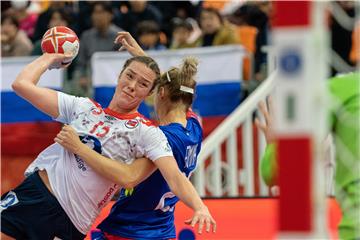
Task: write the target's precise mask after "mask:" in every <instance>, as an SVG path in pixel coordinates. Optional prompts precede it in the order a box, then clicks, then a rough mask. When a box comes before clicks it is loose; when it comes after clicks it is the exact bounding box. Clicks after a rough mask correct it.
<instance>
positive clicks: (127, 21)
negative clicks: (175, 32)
mask: <svg viewBox="0 0 360 240" xmlns="http://www.w3.org/2000/svg"><path fill="white" fill-rule="evenodd" d="M123 6H124V5H123ZM145 20H152V21H155V22H156V23H157V24H158V25H159V26H160V28H161V24H162V15H161V13H160V11H159V10H158V9H157V8H156V7H154V6H152V5H150V4H148V2H147V1H135V0H131V1H129V8H127V7H126V6H124V7H123V8H122V9H121V17H120V19H119V22H117V23H116V24H117V25H118V26H120V27H121V28H123V29H124V30H125V31H128V32H130V34H131V35H132V36H134V37H135V38H137V37H138V36H136V26H137V25H138V23H140V22H142V21H145Z"/></svg>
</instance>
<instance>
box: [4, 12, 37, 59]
mask: <svg viewBox="0 0 360 240" xmlns="http://www.w3.org/2000/svg"><path fill="white" fill-rule="evenodd" d="M32 48H33V45H32V43H31V41H30V39H29V38H28V37H27V36H26V34H25V32H24V31H22V30H20V29H19V22H18V21H17V19H16V18H15V17H14V16H7V15H3V16H1V56H2V57H14V56H28V55H30V53H31V50H32Z"/></svg>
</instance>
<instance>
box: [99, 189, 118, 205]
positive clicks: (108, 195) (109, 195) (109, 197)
mask: <svg viewBox="0 0 360 240" xmlns="http://www.w3.org/2000/svg"><path fill="white" fill-rule="evenodd" d="M116 190H117V185H116V184H114V186H112V187H110V188H109V191H108V192H107V193H106V194H105V196H104V198H103V199H102V200H101V201H100V202H99V203H98V204H97V206H98V208H102V207H103V206H104V205H105V204H106V203H107V202H108V201H109V200H111V197H112V196H113V195H114V194H115V191H116Z"/></svg>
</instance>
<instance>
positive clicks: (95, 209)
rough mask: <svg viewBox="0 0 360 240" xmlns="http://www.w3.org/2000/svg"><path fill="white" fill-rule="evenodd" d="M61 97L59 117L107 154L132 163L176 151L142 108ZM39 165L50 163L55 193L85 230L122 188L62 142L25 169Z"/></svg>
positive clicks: (87, 229)
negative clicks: (119, 109) (123, 110)
mask: <svg viewBox="0 0 360 240" xmlns="http://www.w3.org/2000/svg"><path fill="white" fill-rule="evenodd" d="M58 101H59V117H58V118H57V119H56V120H57V121H60V122H62V123H66V124H69V125H71V126H72V127H73V128H75V130H76V131H77V133H78V134H79V136H80V138H81V140H82V142H84V143H86V144H87V145H88V146H90V147H91V148H92V149H94V150H95V151H97V152H99V153H101V154H102V155H104V156H106V157H109V158H112V159H115V160H118V161H122V162H125V163H128V164H130V163H131V162H132V161H134V160H135V159H136V158H140V157H144V156H145V157H147V158H149V159H150V160H152V161H154V160H156V159H158V158H160V157H165V156H173V155H172V151H171V148H170V146H169V144H168V142H167V139H166V137H165V135H164V134H163V133H162V131H161V130H160V129H159V128H157V127H155V126H153V125H151V122H150V121H149V120H146V119H145V118H144V117H143V116H142V115H140V114H139V113H134V114H119V113H116V112H114V111H111V110H110V109H102V108H101V107H100V105H99V104H97V103H95V102H92V101H91V100H90V99H88V98H79V97H74V96H70V95H67V94H64V93H61V92H59V93H58ZM39 169H41V170H42V169H46V171H47V174H48V177H49V181H50V185H51V188H52V190H53V193H54V195H55V197H56V198H57V200H58V201H59V202H60V204H61V206H62V207H63V209H64V210H65V212H66V213H67V215H68V216H69V218H70V219H71V221H72V222H73V224H74V225H75V227H76V228H77V229H78V230H79V231H80V232H81V233H83V234H86V233H87V232H88V231H89V229H90V227H91V224H92V223H93V221H94V220H95V218H96V217H97V216H98V214H99V213H100V211H101V209H102V208H103V207H104V206H105V205H106V204H107V203H108V202H109V201H110V200H111V198H112V197H113V195H114V194H115V192H116V191H117V190H118V186H117V185H116V184H114V183H112V182H110V181H108V180H107V179H105V178H104V177H102V176H100V175H98V174H97V173H96V172H94V171H93V170H92V169H91V168H90V167H89V166H87V164H86V163H85V162H84V161H83V160H82V159H81V158H79V157H78V156H76V155H75V154H73V153H71V152H68V151H67V150H65V149H64V148H63V147H62V146H61V145H59V144H58V143H54V144H52V145H50V146H49V147H48V148H46V149H45V150H44V151H42V152H41V153H40V154H39V156H38V157H37V158H36V159H35V160H34V162H32V163H31V164H30V166H29V167H28V168H27V169H26V171H25V175H26V176H27V175H29V174H31V173H32V172H34V171H37V170H39ZM119 177H121V176H119Z"/></svg>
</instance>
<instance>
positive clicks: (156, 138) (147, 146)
mask: <svg viewBox="0 0 360 240" xmlns="http://www.w3.org/2000/svg"><path fill="white" fill-rule="evenodd" d="M141 133H142V134H141V136H140V138H139V141H140V144H139V145H140V147H141V148H142V149H143V150H144V155H145V157H147V158H148V159H150V160H151V161H155V160H157V159H159V158H161V157H169V156H170V157H173V153H172V150H171V147H170V145H169V143H168V141H167V139H166V137H165V134H164V133H163V132H162V131H161V130H160V128H158V127H155V126H151V127H148V126H146V127H145V130H144V131H141Z"/></svg>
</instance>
